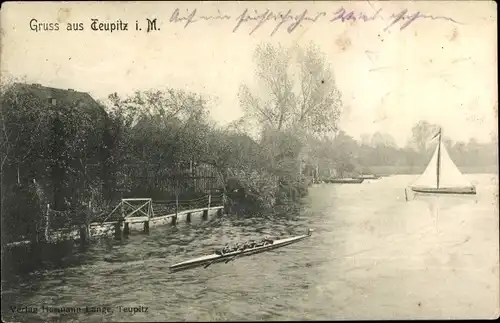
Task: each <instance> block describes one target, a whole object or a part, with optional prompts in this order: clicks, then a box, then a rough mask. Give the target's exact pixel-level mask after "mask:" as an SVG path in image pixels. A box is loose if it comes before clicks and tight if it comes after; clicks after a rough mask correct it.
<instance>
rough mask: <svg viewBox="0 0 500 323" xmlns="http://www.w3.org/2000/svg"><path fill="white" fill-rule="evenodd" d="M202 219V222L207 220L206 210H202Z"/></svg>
mask: <svg viewBox="0 0 500 323" xmlns="http://www.w3.org/2000/svg"><path fill="white" fill-rule="evenodd" d="M202 219H203V220H207V219H208V210H203V216H202Z"/></svg>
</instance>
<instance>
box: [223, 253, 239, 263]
mask: <svg viewBox="0 0 500 323" xmlns="http://www.w3.org/2000/svg"><path fill="white" fill-rule="evenodd" d="M239 255H241V253H239V254H237V255H236V256H234V257H232V258H229V259H228V260H226V261H225V262H224V263H225V264H227V263H228V262H230V261H233V260H234V259H235V258H236V257H238V256H239Z"/></svg>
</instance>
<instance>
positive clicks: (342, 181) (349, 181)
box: [323, 178, 365, 184]
mask: <svg viewBox="0 0 500 323" xmlns="http://www.w3.org/2000/svg"><path fill="white" fill-rule="evenodd" d="M364 180H365V179H364V178H329V179H324V180H323V181H324V182H325V183H329V184H361V183H363V181H364Z"/></svg>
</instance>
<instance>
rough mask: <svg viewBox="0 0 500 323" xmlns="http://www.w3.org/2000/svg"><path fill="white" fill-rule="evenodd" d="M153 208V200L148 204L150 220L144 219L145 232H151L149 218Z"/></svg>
mask: <svg viewBox="0 0 500 323" xmlns="http://www.w3.org/2000/svg"><path fill="white" fill-rule="evenodd" d="M151 208H152V202H151V201H149V204H148V220H147V221H144V228H143V231H144V233H149V220H150V219H151Z"/></svg>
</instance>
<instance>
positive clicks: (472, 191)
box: [411, 187, 476, 195]
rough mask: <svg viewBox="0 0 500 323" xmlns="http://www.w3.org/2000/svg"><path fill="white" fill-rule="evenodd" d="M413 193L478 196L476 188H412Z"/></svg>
mask: <svg viewBox="0 0 500 323" xmlns="http://www.w3.org/2000/svg"><path fill="white" fill-rule="evenodd" d="M411 189H412V191H414V192H417V193H427V194H472V195H474V194H476V188H475V187H443V188H435V187H411Z"/></svg>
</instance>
